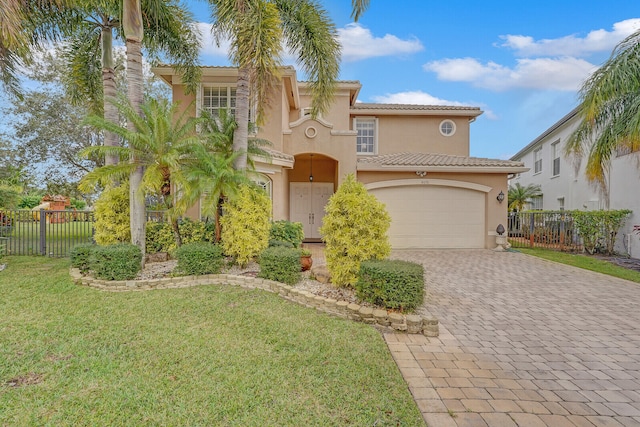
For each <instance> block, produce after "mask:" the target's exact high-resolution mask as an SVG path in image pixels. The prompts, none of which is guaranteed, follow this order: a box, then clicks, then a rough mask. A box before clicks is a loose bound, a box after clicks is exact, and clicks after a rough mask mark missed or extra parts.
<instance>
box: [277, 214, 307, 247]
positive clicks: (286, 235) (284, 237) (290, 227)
mask: <svg viewBox="0 0 640 427" xmlns="http://www.w3.org/2000/svg"><path fill="white" fill-rule="evenodd" d="M271 240H276V241H281V242H289V243H291V244H292V245H293V247H294V248H299V247H300V245H301V244H302V241H303V240H304V231H303V228H302V223H301V222H291V221H286V220H280V221H275V222H272V223H271V231H270V232H269V241H271Z"/></svg>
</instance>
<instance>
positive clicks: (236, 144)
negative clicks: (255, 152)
mask: <svg viewBox="0 0 640 427" xmlns="http://www.w3.org/2000/svg"><path fill="white" fill-rule="evenodd" d="M250 76H251V72H250V69H249V68H248V67H240V69H239V70H238V86H237V87H236V122H237V123H238V127H237V128H236V130H235V132H234V134H233V151H235V152H240V153H241V154H240V155H239V156H238V157H236V159H235V160H234V161H233V167H234V168H235V169H236V170H240V171H243V170H246V169H247V150H248V147H249V143H248V140H249V109H250V108H251V101H250V98H249V97H250V84H251V81H250Z"/></svg>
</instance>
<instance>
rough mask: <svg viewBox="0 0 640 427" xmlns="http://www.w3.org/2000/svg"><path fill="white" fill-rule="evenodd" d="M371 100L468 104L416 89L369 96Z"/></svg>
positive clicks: (387, 102)
mask: <svg viewBox="0 0 640 427" xmlns="http://www.w3.org/2000/svg"><path fill="white" fill-rule="evenodd" d="M371 98H372V99H373V101H375V102H379V103H382V104H411V105H456V106H469V104H465V103H462V102H458V101H448V100H446V99H441V98H437V97H435V96H433V95H429V94H428V93H425V92H422V91H420V90H417V91H409V92H398V93H387V94H385V95H378V96H373V97H371Z"/></svg>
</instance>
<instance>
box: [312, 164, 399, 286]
mask: <svg viewBox="0 0 640 427" xmlns="http://www.w3.org/2000/svg"><path fill="white" fill-rule="evenodd" d="M325 211H326V215H325V216H324V219H323V220H322V227H320V234H321V235H322V237H323V239H324V241H325V243H326V248H325V256H326V259H327V267H328V268H329V271H330V272H331V281H332V282H333V283H334V284H335V285H338V286H353V285H354V284H355V283H356V282H357V280H358V271H359V270H360V262H361V261H366V260H369V259H383V258H385V257H387V256H388V255H389V253H390V252H391V245H390V244H389V238H388V237H387V231H388V230H389V225H390V224H391V217H390V216H389V214H388V213H387V209H386V207H385V206H384V204H383V203H381V202H379V201H378V199H376V198H375V196H374V195H372V194H370V193H369V192H367V189H366V188H364V185H362V183H360V182H358V181H356V179H355V176H353V174H350V175H348V176H347V178H346V179H345V181H344V182H343V183H342V184H341V185H340V187H339V188H338V191H336V193H335V194H334V195H333V196H331V198H330V199H329V203H327V206H326V207H325Z"/></svg>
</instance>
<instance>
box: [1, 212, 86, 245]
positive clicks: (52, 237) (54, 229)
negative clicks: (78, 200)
mask: <svg viewBox="0 0 640 427" xmlns="http://www.w3.org/2000/svg"><path fill="white" fill-rule="evenodd" d="M93 222H94V217H93V212H91V211H75V210H44V209H41V210H33V211H32V210H26V209H20V210H2V211H0V250H3V251H4V253H5V254H7V255H47V256H51V257H66V256H69V251H70V250H71V248H73V247H74V246H76V245H78V244H81V243H90V242H92V240H93Z"/></svg>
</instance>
